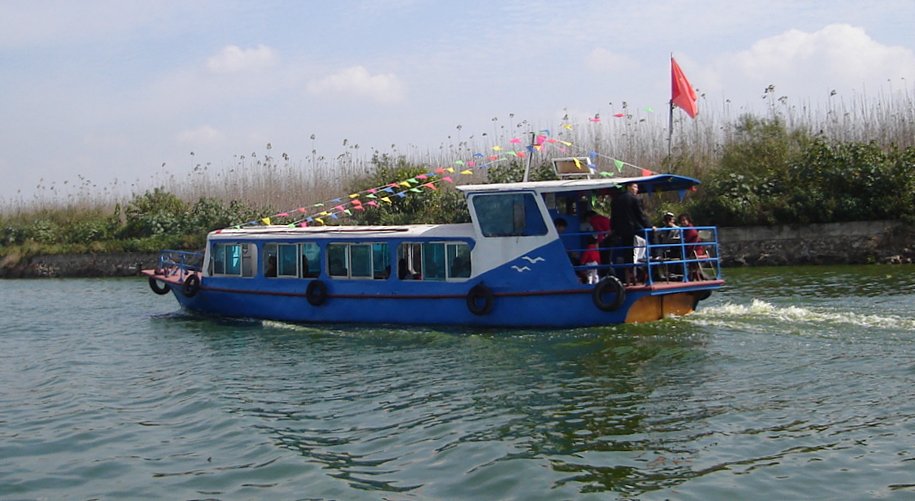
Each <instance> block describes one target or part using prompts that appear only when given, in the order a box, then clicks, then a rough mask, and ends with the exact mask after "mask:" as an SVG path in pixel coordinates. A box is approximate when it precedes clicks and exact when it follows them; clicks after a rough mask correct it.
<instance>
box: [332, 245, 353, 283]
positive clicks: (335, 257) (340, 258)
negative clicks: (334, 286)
mask: <svg viewBox="0 0 915 501" xmlns="http://www.w3.org/2000/svg"><path fill="white" fill-rule="evenodd" d="M347 247H349V245H347V244H328V245H327V273H328V274H329V275H330V276H332V277H347V276H349V275H348V274H347V272H346V254H347V252H346V249H347Z"/></svg>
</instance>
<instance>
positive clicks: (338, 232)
mask: <svg viewBox="0 0 915 501" xmlns="http://www.w3.org/2000/svg"><path fill="white" fill-rule="evenodd" d="M472 235H473V225H472V224H471V223H461V224H416V225H399V226H308V227H306V228H298V227H295V228H290V227H289V226H282V225H273V226H247V227H244V228H237V229H235V228H226V229H222V230H216V231H214V232H211V233H210V238H216V239H229V240H231V239H233V238H243V239H274V240H276V239H283V238H284V237H288V238H293V239H295V238H314V239H350V238H352V239H372V238H406V239H409V238H418V237H422V238H458V237H465V238H466V237H471V236H472Z"/></svg>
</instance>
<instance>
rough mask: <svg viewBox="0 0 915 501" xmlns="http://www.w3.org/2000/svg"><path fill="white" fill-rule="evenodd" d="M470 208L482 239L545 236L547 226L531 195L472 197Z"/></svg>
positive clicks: (505, 194)
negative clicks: (477, 223) (472, 210)
mask: <svg viewBox="0 0 915 501" xmlns="http://www.w3.org/2000/svg"><path fill="white" fill-rule="evenodd" d="M473 208H474V212H475V213H476V219H477V221H479V223H480V230H481V231H482V232H483V236H484V237H527V236H536V235H546V232H547V227H546V223H544V221H543V216H542V215H541V213H540V207H539V206H538V205H537V199H536V198H534V195H533V194H531V193H498V194H485V195H475V196H474V197H473Z"/></svg>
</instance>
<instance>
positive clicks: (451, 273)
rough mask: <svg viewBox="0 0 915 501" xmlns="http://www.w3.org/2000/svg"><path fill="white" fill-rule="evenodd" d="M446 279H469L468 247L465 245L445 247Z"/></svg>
mask: <svg viewBox="0 0 915 501" xmlns="http://www.w3.org/2000/svg"><path fill="white" fill-rule="evenodd" d="M445 251H446V257H447V263H448V278H470V246H469V245H467V244H465V243H459V244H447V245H445Z"/></svg>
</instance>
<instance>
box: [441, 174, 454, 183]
mask: <svg viewBox="0 0 915 501" xmlns="http://www.w3.org/2000/svg"><path fill="white" fill-rule="evenodd" d="M442 181H448V182H449V183H453V182H454V180H453V179H451V176H445V177H443V178H442Z"/></svg>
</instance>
